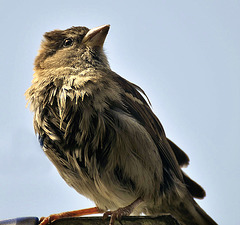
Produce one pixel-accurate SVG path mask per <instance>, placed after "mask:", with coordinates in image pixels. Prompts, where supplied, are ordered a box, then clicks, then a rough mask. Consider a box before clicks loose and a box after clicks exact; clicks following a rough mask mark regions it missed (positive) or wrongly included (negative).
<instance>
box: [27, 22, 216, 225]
mask: <svg viewBox="0 0 240 225" xmlns="http://www.w3.org/2000/svg"><path fill="white" fill-rule="evenodd" d="M109 29H110V25H108V24H106V25H102V26H99V27H95V28H92V29H89V28H87V27H84V26H75V27H71V28H68V29H66V30H59V29H57V30H53V31H50V32H46V33H45V34H44V37H43V40H42V42H41V46H40V49H39V51H38V54H37V56H36V58H35V62H34V75H33V80H32V84H31V86H30V88H29V89H28V90H27V91H26V92H25V96H26V99H27V102H28V103H27V104H29V105H30V110H31V111H33V126H34V130H35V133H36V134H37V137H38V139H39V143H40V145H41V147H42V149H43V151H44V153H45V154H46V155H47V157H48V158H49V160H50V161H51V162H52V163H53V164H54V166H55V167H56V169H57V170H58V172H59V174H60V175H61V177H62V178H63V179H64V180H65V182H66V183H67V184H68V185H69V186H70V187H72V188H74V189H75V190H76V191H77V192H78V193H80V194H81V195H83V196H85V197H87V198H88V199H90V200H92V201H93V202H94V203H95V205H96V207H92V208H89V209H80V210H75V211H70V212H63V213H56V214H52V215H50V216H48V217H43V218H41V220H40V222H41V225H46V224H48V223H51V222H52V221H54V220H57V219H60V218H64V217H74V216H81V215H86V214H95V213H103V218H107V217H109V216H110V222H109V224H110V225H113V224H114V222H115V221H116V220H120V219H121V218H122V216H129V215H140V214H144V215H149V216H158V215H161V214H165V213H170V214H171V215H172V216H173V217H175V218H176V219H177V220H178V221H179V222H180V223H181V224H186V225H188V224H191V225H194V224H198V225H204V224H216V222H215V221H214V220H213V219H212V218H211V217H210V216H209V215H208V214H207V213H206V212H205V211H204V210H203V209H202V208H201V207H200V206H199V205H198V204H197V202H196V201H195V200H194V199H195V198H199V199H202V198H204V197H205V194H206V193H205V190H204V189H203V188H202V187H201V186H200V185H199V184H198V183H196V182H195V181H193V180H192V179H191V178H190V177H189V176H188V175H187V174H186V173H185V172H183V170H182V168H183V167H185V166H187V165H188V164H189V157H188V156H187V154H186V153H185V152H184V151H183V150H182V149H181V148H180V147H178V146H177V145H176V144H175V143H174V142H173V141H171V140H170V139H169V138H167V136H166V134H165V131H164V128H163V126H162V124H161V122H160V121H159V119H158V117H157V116H156V115H155V114H154V112H153V111H152V108H151V103H150V100H149V99H148V97H147V95H146V94H145V92H144V91H143V89H141V88H140V87H139V86H137V85H136V84H134V83H132V82H130V81H128V80H126V79H125V78H123V77H121V76H120V75H118V74H117V73H115V72H114V71H112V70H111V68H110V65H109V62H108V59H107V56H106V54H105V52H104V48H103V45H104V42H105V39H106V37H107V34H108V32H109Z"/></svg>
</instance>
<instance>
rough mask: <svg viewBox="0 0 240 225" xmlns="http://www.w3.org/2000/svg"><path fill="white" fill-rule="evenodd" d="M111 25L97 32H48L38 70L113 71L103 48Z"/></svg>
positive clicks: (36, 68) (72, 30) (93, 30)
mask: <svg viewBox="0 0 240 225" xmlns="http://www.w3.org/2000/svg"><path fill="white" fill-rule="evenodd" d="M109 28H110V25H103V26H100V27H96V28H93V29H88V28H87V27H71V28H69V29H66V30H54V31H51V32H46V33H45V34H44V39H43V41H42V43H41V47H40V50H39V53H38V55H37V57H36V59H35V63H34V65H35V70H42V69H56V68H61V67H74V68H76V67H77V68H82V69H86V68H89V67H98V66H100V67H101V66H103V67H109V64H108V61H107V57H106V55H105V54H104V52H103V44H104V41H105V38H106V36H107V33H108V30H109Z"/></svg>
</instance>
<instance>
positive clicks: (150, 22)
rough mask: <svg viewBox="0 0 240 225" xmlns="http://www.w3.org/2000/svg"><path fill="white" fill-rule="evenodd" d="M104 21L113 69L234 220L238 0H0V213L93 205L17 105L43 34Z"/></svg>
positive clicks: (210, 209)
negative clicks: (142, 96) (142, 98)
mask: <svg viewBox="0 0 240 225" xmlns="http://www.w3.org/2000/svg"><path fill="white" fill-rule="evenodd" d="M103 24H110V25H111V28H110V31H109V34H108V36H107V39H106V43H105V50H106V53H107V55H108V58H109V61H110V65H111V67H112V69H113V70H114V71H115V72H117V73H118V74H120V75H121V76H123V77H124V78H126V79H128V80H130V81H132V82H134V83H136V84H138V85H139V86H141V87H142V88H143V89H144V90H145V92H146V93H147V95H148V97H149V98H150V100H151V102H152V106H153V111H154V112H155V113H156V115H157V116H158V117H159V119H160V121H161V122H162V124H163V126H164V128H165V131H166V134H167V136H168V137H169V138H170V139H172V140H173V141H174V142H176V143H177V144H178V145H179V146H180V147H181V148H182V149H183V150H184V151H185V152H186V153H187V154H188V155H189V157H190V165H189V167H188V168H187V169H185V171H186V172H187V173H188V174H189V175H190V176H191V177H192V178H193V179H194V180H196V181H197V182H199V183H200V184H201V185H202V186H203V187H204V188H205V190H206V192H207V197H206V198H205V199H204V200H201V201H198V202H199V204H200V205H201V206H202V207H203V209H204V210H205V211H206V212H207V213H208V214H209V215H211V216H212V217H213V218H214V219H215V220H216V221H217V222H218V223H219V224H239V221H240V213H239V209H240V196H239V190H240V169H239V158H240V141H239V139H240V1H238V0H235V1H234V0H194V1H192V0H188V1H187V0H181V1H167V0H158V1H157V0H156V1H153V0H148V1H139V0H138V1H131V0H126V1H125V0H123V1H110V0H109V1H105V0H101V1H97V0H95V1H90V0H89V1H86V0H84V1H82V0H76V1H72V0H67V1H60V0H51V1H50V0H48V1H45V0H41V1H32V0H28V1H27V0H22V1H17V0H15V1H11V0H7V1H4V0H1V1H0V32H1V35H0V69H1V70H0V76H1V82H0V108H1V110H0V124H1V126H0V219H7V218H14V217H20V216H38V217H41V216H47V215H49V214H51V213H57V212H62V211H68V210H74V209H80V208H85V207H91V206H94V203H92V202H90V201H89V200H87V199H86V198H84V197H83V196H80V195H79V194H77V193H76V192H75V190H73V189H72V188H70V187H68V186H67V184H65V182H64V181H63V180H62V178H61V177H60V176H59V175H58V173H57V171H56V169H55V168H54V167H53V165H52V164H51V163H50V161H48V159H47V157H46V156H45V155H44V153H43V152H42V150H41V148H40V146H39V144H38V141H37V138H36V137H35V134H34V131H33V127H32V113H31V112H30V111H29V109H26V108H25V105H26V101H25V98H24V92H25V90H26V89H27V88H28V87H29V86H30V85H31V80H32V74H33V61H34V58H35V56H36V54H37V50H38V48H39V45H40V42H41V39H42V35H43V33H44V32H46V31H50V30H53V29H57V28H58V29H66V28H69V27H71V26H83V25H84V26H87V27H89V28H93V27H96V26H100V25H103Z"/></svg>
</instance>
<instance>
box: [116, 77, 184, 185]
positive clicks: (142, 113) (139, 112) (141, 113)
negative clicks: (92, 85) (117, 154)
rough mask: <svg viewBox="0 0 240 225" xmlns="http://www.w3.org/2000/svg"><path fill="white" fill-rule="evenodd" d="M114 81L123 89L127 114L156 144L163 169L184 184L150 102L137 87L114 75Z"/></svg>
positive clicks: (176, 162) (172, 152)
mask: <svg viewBox="0 0 240 225" xmlns="http://www.w3.org/2000/svg"><path fill="white" fill-rule="evenodd" d="M114 80H115V81H116V82H117V83H118V84H119V85H120V86H121V87H122V88H123V89H124V91H123V94H122V99H123V102H124V105H125V107H126V111H127V113H128V114H130V115H131V116H132V117H134V118H135V119H136V120H137V121H138V122H139V123H140V124H141V125H142V126H143V127H145V129H146V130H147V132H148V133H149V134H150V136H151V137H152V139H153V141H154V143H155V144H156V146H157V148H158V150H159V154H160V157H161V159H162V163H163V167H164V168H165V169H167V171H172V172H173V173H174V174H175V176H176V177H177V178H178V179H180V180H181V181H182V182H184V181H183V174H182V171H181V169H180V166H179V163H178V161H177V159H176V156H175V154H174V151H173V150H172V148H171V146H170V144H169V142H168V140H167V138H166V135H165V132H164V129H163V127H162V125H161V123H160V121H159V120H158V118H157V117H156V115H155V114H154V113H153V112H152V110H151V108H150V102H149V104H148V103H147V101H146V100H145V99H144V97H143V95H145V93H144V91H143V90H142V89H141V88H139V87H138V86H137V85H135V84H133V83H130V82H129V81H127V80H125V79H124V78H122V77H120V76H118V75H117V74H115V73H114ZM140 92H141V93H142V94H143V95H142V94H141V93H140ZM145 96H146V95H145ZM146 98H147V97H146ZM147 100H148V99H147ZM184 161H187V160H184Z"/></svg>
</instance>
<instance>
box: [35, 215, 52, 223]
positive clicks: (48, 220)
mask: <svg viewBox="0 0 240 225" xmlns="http://www.w3.org/2000/svg"><path fill="white" fill-rule="evenodd" d="M55 220H56V218H55V217H54V215H50V216H47V217H41V218H40V220H39V225H47V224H50V223H52V222H53V221H55Z"/></svg>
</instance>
